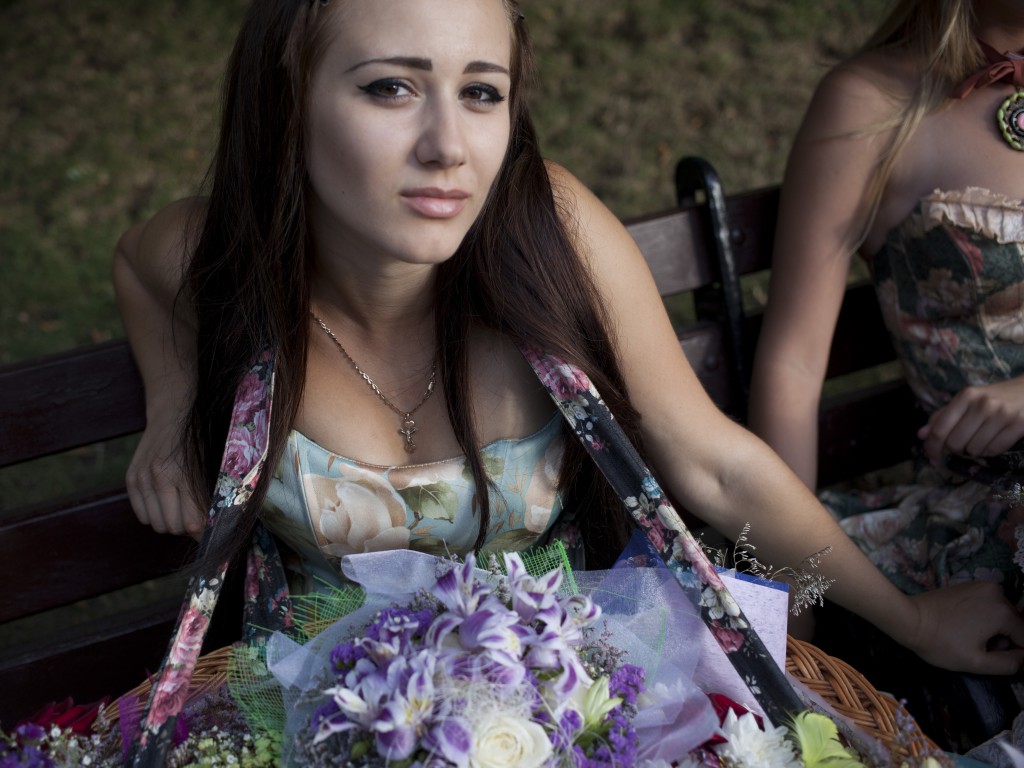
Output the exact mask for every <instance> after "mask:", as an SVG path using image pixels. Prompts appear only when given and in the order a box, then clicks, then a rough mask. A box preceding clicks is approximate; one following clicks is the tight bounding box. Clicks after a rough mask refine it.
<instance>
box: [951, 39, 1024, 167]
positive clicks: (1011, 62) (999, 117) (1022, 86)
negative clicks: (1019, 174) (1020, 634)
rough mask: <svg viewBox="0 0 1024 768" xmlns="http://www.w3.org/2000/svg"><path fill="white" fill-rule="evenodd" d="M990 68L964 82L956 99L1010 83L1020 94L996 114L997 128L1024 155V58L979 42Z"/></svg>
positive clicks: (1008, 99)
mask: <svg viewBox="0 0 1024 768" xmlns="http://www.w3.org/2000/svg"><path fill="white" fill-rule="evenodd" d="M978 44H979V45H980V46H981V50H982V52H983V53H984V54H985V60H986V62H987V63H986V64H985V66H983V67H982V68H981V69H980V70H978V71H977V72H975V73H974V74H973V75H971V76H970V77H969V78H967V79H966V80H964V81H963V82H962V83H961V84H960V85H959V86H958V87H957V88H956V90H955V91H953V93H952V96H953V98H954V99H962V98H964V97H965V96H966V95H967V94H969V93H970V92H971V91H973V90H974V89H975V88H984V87H985V86H986V85H991V84H992V83H1010V84H1011V85H1013V86H1014V87H1015V88H1016V89H1017V90H1016V92H1015V93H1012V94H1010V95H1009V96H1007V97H1006V99H1004V100H1003V103H1002V104H1000V105H999V109H997V110H996V125H997V126H998V127H999V132H1000V133H1001V134H1002V135H1003V139H1004V140H1005V141H1006V143H1007V144H1009V145H1010V146H1011V147H1013V148H1014V149H1016V150H1018V151H1024V56H1022V55H1020V54H1019V53H1013V52H1012V51H1007V52H1006V53H999V51H997V50H996V49H995V48H993V47H992V46H991V45H989V44H988V43H986V42H984V41H982V40H979V41H978Z"/></svg>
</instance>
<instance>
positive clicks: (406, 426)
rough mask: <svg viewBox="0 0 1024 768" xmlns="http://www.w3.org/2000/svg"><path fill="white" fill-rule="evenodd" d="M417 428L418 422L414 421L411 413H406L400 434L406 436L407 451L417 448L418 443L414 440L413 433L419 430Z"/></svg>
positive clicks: (410, 451)
mask: <svg viewBox="0 0 1024 768" xmlns="http://www.w3.org/2000/svg"><path fill="white" fill-rule="evenodd" d="M418 431H419V430H417V429H416V422H415V421H413V419H412V416H411V415H410V414H408V413H407V414H405V418H404V419H402V428H401V429H400V430H398V434H400V435H401V436H402V437H404V438H405V452H406V453H412V452H413V451H415V450H416V443H415V442H413V439H412V436H413V433H415V432H418Z"/></svg>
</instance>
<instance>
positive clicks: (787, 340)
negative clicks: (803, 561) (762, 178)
mask: <svg viewBox="0 0 1024 768" xmlns="http://www.w3.org/2000/svg"><path fill="white" fill-rule="evenodd" d="M893 108H894V107H893V103H892V102H891V100H890V99H889V98H888V97H887V96H885V95H884V94H883V93H882V92H880V91H879V89H878V87H877V86H876V85H875V84H874V83H873V82H872V81H870V80H869V79H866V78H865V77H864V76H863V75H862V74H861V73H860V72H857V71H851V70H849V69H845V68H844V69H838V70H835V71H833V72H831V73H829V75H827V76H826V77H825V79H824V80H823V81H822V83H821V84H820V86H819V87H818V89H817V91H816V93H815V95H814V98H813V99H812V101H811V104H810V106H809V107H808V110H807V113H806V115H805V117H804V121H803V124H802V125H801V127H800V130H799V132H798V133H797V136H796V139H795V142H794V145H793V148H792V151H791V153H790V156H789V161H788V164H787V168H786V174H785V177H784V179H783V183H782V193H781V199H780V204H779V218H778V227H777V230H776V238H775V249H774V253H773V256H772V270H771V284H770V288H769V294H768V305H767V307H766V310H765V314H764V323H763V325H762V329H761V335H760V337H759V339H758V344H757V353H756V355H755V360H754V368H753V378H752V382H751V392H750V417H749V418H750V426H751V429H753V430H754V431H755V432H756V433H757V434H758V435H760V436H761V438H763V439H764V440H765V441H766V442H767V443H768V444H769V445H770V446H771V447H772V448H773V449H774V450H775V451H776V452H778V454H779V455H780V456H781V457H782V458H783V459H784V460H785V461H786V463H787V464H789V466H790V467H791V468H792V469H793V471H794V472H796V474H797V475H798V476H799V477H800V479H801V480H803V481H804V484H805V485H807V486H808V487H809V488H812V489H813V488H814V487H815V486H816V484H817V472H818V466H817V459H818V411H819V406H820V403H821V389H822V384H823V383H824V379H825V370H826V367H827V365H828V358H829V350H830V347H831V343H832V336H833V334H834V332H835V326H836V319H837V317H838V315H839V308H840V305H841V304H842V300H843V294H844V293H845V290H846V281H847V276H848V273H849V270H850V261H851V257H852V255H853V252H854V251H855V250H856V249H857V247H858V245H859V242H860V237H861V236H862V234H863V231H864V229H865V226H866V223H867V221H866V217H865V215H866V210H865V205H866V203H865V200H866V196H867V194H868V188H869V184H870V180H871V176H872V171H873V170H874V169H876V168H877V166H878V161H879V156H880V154H881V152H882V150H883V148H884V146H885V145H886V144H887V142H888V140H889V134H888V132H868V133H866V134H865V133H864V131H865V129H867V128H868V127H869V126H870V125H871V123H872V122H876V121H881V120H883V119H884V118H885V117H886V116H887V115H889V114H891V113H892V110H893Z"/></svg>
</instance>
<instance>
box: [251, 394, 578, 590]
mask: <svg viewBox="0 0 1024 768" xmlns="http://www.w3.org/2000/svg"><path fill="white" fill-rule="evenodd" d="M564 446H565V434H564V429H563V419H562V417H561V415H560V414H558V413H556V414H555V415H554V416H552V418H551V419H550V420H549V421H548V423H547V424H545V425H544V427H542V428H541V429H540V430H538V431H537V432H535V433H534V434H532V435H528V436H527V437H524V438H521V439H508V440H497V441H495V442H493V443H490V444H488V445H486V446H484V447H483V448H482V449H481V456H482V458H483V464H484V471H485V473H486V474H487V476H488V478H489V479H490V480H491V482H492V486H491V489H490V498H491V509H490V528H489V529H488V531H487V542H486V545H485V548H484V551H485V552H486V551H496V552H497V551H518V550H523V549H526V548H528V547H530V546H532V545H534V544H536V543H538V541H540V540H541V539H542V538H543V539H545V540H547V536H546V534H549V533H551V532H552V530H553V529H554V528H555V525H556V522H557V521H558V520H559V517H560V515H561V511H562V499H561V496H560V494H559V493H558V490H557V487H556V483H557V480H558V472H559V470H560V468H561V464H562V453H563V449H564ZM474 494H475V485H474V483H473V477H472V473H471V471H470V469H469V466H468V463H467V461H466V457H465V456H458V457H454V458H451V459H445V460H442V461H435V462H431V463H427V464H410V465H407V466H399V467H383V466H378V465H375V464H367V463H365V462H360V461H356V460H354V459H350V458H347V457H344V456H339V455H337V454H335V453H332V452H330V451H328V450H327V449H325V448H323V447H321V446H320V445H318V444H317V443H315V442H313V441H312V440H310V439H309V438H307V437H306V436H305V435H303V434H301V433H299V432H295V431H293V432H292V433H291V435H290V436H289V438H288V444H287V446H286V448H285V451H284V454H283V456H282V458H281V462H280V463H279V464H278V467H277V469H276V471H275V472H274V476H273V478H272V479H271V483H270V487H269V490H268V493H267V501H266V503H265V505H264V512H263V519H264V522H265V523H266V525H267V528H268V529H269V530H270V531H271V532H273V533H274V535H275V536H276V537H277V538H278V540H279V541H280V542H282V543H283V544H285V546H286V552H285V567H286V569H287V570H288V572H289V587H290V589H291V591H292V593H293V594H301V593H305V592H310V591H316V590H317V589H318V588H319V587H320V586H322V585H323V584H325V583H326V584H333V585H338V584H340V583H341V578H342V577H341V575H340V572H339V569H338V562H339V560H340V558H341V557H342V556H344V555H348V554H355V553H360V552H377V551H381V550H386V549H415V550H418V551H420V552H427V553H429V554H433V555H440V556H444V555H448V554H458V555H464V554H466V553H467V552H469V551H470V550H471V549H472V546H473V543H474V542H475V540H476V537H477V531H478V526H479V521H478V518H477V517H476V515H474V514H473V512H472V509H473V496H474ZM563 527H564V526H561V525H560V526H558V531H559V536H560V538H562V539H563V541H564V542H565V543H566V545H567V548H569V549H570V550H572V549H573V547H572V545H573V544H574V542H575V541H576V537H574V536H572V533H571V528H567V529H566V530H562V528H563ZM289 551H290V552H289ZM575 554H578V553H575ZM289 555H290V556H289Z"/></svg>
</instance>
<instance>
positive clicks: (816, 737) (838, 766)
mask: <svg viewBox="0 0 1024 768" xmlns="http://www.w3.org/2000/svg"><path fill="white" fill-rule="evenodd" d="M789 730H790V733H791V734H792V736H793V738H794V739H795V740H796V743H797V746H798V747H799V749H800V754H801V757H802V758H803V761H804V766H805V767H806V768H865V766H864V764H863V763H862V762H861V761H860V760H858V759H857V758H855V757H854V756H853V755H851V754H850V753H849V752H848V751H847V749H846V747H844V746H843V745H842V742H840V741H839V732H838V730H837V729H836V724H835V723H833V722H832V721H831V720H830V719H828V718H827V717H825V716H824V715H819V714H818V713H816V712H801V713H800V714H798V715H797V716H796V717H794V718H793V721H792V724H791V725H790V727H789Z"/></svg>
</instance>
